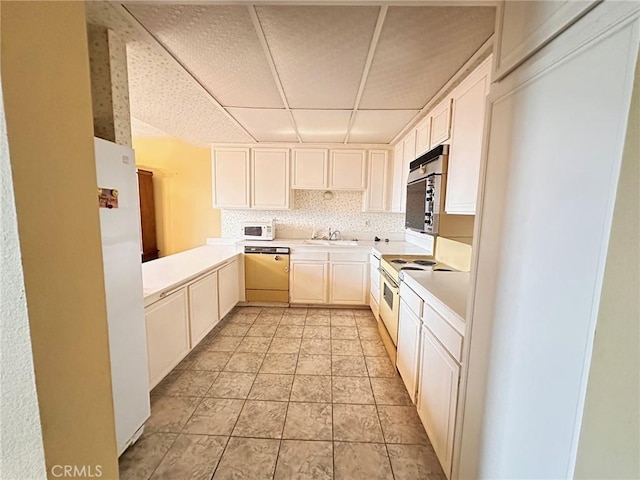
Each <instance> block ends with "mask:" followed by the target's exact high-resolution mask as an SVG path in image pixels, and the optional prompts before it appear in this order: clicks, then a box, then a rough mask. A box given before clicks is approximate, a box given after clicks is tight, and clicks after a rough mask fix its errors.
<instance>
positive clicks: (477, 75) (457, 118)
mask: <svg viewBox="0 0 640 480" xmlns="http://www.w3.org/2000/svg"><path fill="white" fill-rule="evenodd" d="M490 74H491V59H490V58H489V59H487V60H486V61H485V62H484V63H483V64H482V65H480V67H478V68H477V69H476V70H475V71H474V72H473V73H471V75H469V76H468V77H467V78H466V79H465V80H464V81H463V82H462V83H461V84H460V85H459V86H458V87H457V88H456V89H455V90H454V92H453V120H452V127H451V132H452V133H451V149H450V151H449V169H448V173H447V189H446V201H445V211H446V212H447V213H451V214H461V215H475V213H476V197H477V194H478V181H479V179H480V157H481V156H482V137H483V132H484V112H485V100H486V96H487V94H488V93H489V87H490Z"/></svg>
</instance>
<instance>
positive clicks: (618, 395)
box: [575, 63, 640, 479]
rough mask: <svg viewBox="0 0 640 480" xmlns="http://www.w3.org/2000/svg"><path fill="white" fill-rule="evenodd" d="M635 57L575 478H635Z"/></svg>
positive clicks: (638, 174)
mask: <svg viewBox="0 0 640 480" xmlns="http://www.w3.org/2000/svg"><path fill="white" fill-rule="evenodd" d="M639 292H640V63H639V64H638V65H636V79H635V85H634V90H633V98H632V101H631V111H630V113H629V126H628V127H627V140H626V145H625V154H624V157H623V160H622V170H621V172H620V182H619V183H618V193H617V198H616V207H615V211H614V214H613V226H612V230H611V241H610V243H609V253H608V255H607V266H606V270H605V276H604V285H603V288H602V299H601V301H600V311H599V313H598V324H597V326H596V335H595V340H594V345H593V358H592V359H591V369H590V371H589V384H588V388H587V398H586V402H585V412H584V417H583V419H582V429H581V431H580V445H579V450H578V458H577V462H576V471H575V477H576V478H593V479H596V478H608V479H612V478H640V301H639V300H638V296H639Z"/></svg>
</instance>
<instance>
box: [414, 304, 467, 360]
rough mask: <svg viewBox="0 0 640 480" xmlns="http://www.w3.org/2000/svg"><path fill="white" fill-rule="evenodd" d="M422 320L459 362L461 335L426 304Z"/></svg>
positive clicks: (460, 356)
mask: <svg viewBox="0 0 640 480" xmlns="http://www.w3.org/2000/svg"><path fill="white" fill-rule="evenodd" d="M422 321H423V322H424V325H425V326H426V327H427V328H429V330H431V332H433V334H434V335H435V337H436V338H437V339H438V340H439V341H440V343H441V344H442V345H444V347H445V348H446V349H447V351H448V352H449V353H450V354H451V356H452V357H453V358H455V359H456V361H457V362H458V363H459V362H460V359H461V358H462V336H461V335H460V334H459V333H458V332H456V330H455V329H454V328H453V327H452V326H451V325H449V323H448V322H447V321H446V320H445V319H444V318H442V317H441V316H440V315H438V313H437V312H436V311H435V310H434V309H433V308H431V306H429V305H427V304H425V305H424V314H423V316H422Z"/></svg>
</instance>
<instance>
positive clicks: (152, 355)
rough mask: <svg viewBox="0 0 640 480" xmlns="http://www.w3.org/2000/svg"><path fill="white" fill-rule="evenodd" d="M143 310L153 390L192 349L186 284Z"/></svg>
mask: <svg viewBox="0 0 640 480" xmlns="http://www.w3.org/2000/svg"><path fill="white" fill-rule="evenodd" d="M144 313H145V314H144V317H145V322H146V326H147V351H148V355H149V390H151V389H152V388H153V387H155V386H156V385H157V384H158V383H159V382H160V380H162V379H163V378H164V376H165V375H166V374H167V373H169V372H170V371H171V370H172V369H173V367H175V366H176V365H177V364H178V363H180V360H182V359H183V358H184V356H185V355H186V354H187V353H188V352H189V350H190V343H189V312H188V308H187V289H186V287H185V288H181V289H179V290H177V291H175V292H173V293H171V294H169V295H167V296H166V297H164V298H162V299H161V300H159V301H157V302H156V303H154V304H153V305H150V306H148V307H147V308H145V312H144Z"/></svg>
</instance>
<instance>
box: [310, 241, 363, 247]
mask: <svg viewBox="0 0 640 480" xmlns="http://www.w3.org/2000/svg"><path fill="white" fill-rule="evenodd" d="M302 245H322V246H331V247H357V246H358V242H357V241H355V240H303V241H302Z"/></svg>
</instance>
